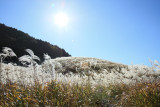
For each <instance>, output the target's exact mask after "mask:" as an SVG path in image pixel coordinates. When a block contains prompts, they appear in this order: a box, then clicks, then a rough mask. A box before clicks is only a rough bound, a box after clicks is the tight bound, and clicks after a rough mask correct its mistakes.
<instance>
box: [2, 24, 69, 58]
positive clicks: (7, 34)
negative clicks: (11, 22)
mask: <svg viewBox="0 0 160 107" xmlns="http://www.w3.org/2000/svg"><path fill="white" fill-rule="evenodd" d="M2 47H10V48H11V49H13V51H14V52H15V53H16V55H17V57H20V56H22V55H24V54H27V53H26V52H25V51H24V50H25V49H31V50H33V52H34V53H35V55H37V56H39V57H40V59H41V60H43V54H44V53H48V55H50V56H51V58H56V57H62V56H65V57H67V56H70V54H69V53H67V52H66V51H65V50H64V49H61V48H60V47H58V46H57V45H52V44H50V43H48V42H46V41H43V40H39V39H36V38H33V37H31V36H30V35H28V34H27V33H24V32H23V31H19V30H17V29H15V28H12V27H8V26H6V25H4V24H1V23H0V50H2ZM9 60H10V59H9ZM13 60H14V61H17V58H14V59H12V61H13Z"/></svg>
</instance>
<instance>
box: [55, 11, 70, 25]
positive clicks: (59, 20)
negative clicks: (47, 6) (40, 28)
mask: <svg viewBox="0 0 160 107" xmlns="http://www.w3.org/2000/svg"><path fill="white" fill-rule="evenodd" d="M54 21H55V24H56V25H58V26H59V27H65V26H67V24H68V22H69V17H68V15H67V14H66V13H62V12H61V13H58V14H57V15H56V16H55V20H54Z"/></svg>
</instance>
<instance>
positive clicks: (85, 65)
mask: <svg viewBox="0 0 160 107" xmlns="http://www.w3.org/2000/svg"><path fill="white" fill-rule="evenodd" d="M51 62H55V65H56V64H58V65H61V67H59V66H58V65H56V66H55V70H56V71H58V72H62V73H68V72H72V73H79V72H82V71H93V72H99V73H100V72H101V71H103V70H107V71H108V72H111V71H112V70H116V71H117V72H121V70H122V69H123V68H124V69H127V68H128V66H127V65H124V64H119V63H114V62H111V61H107V60H102V59H97V58H88V57H61V58H56V59H52V61H51Z"/></svg>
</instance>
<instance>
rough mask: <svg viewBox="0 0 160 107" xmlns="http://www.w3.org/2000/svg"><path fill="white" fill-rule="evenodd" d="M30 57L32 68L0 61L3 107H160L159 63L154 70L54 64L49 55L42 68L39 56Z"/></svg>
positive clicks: (73, 61)
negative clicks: (38, 61) (39, 63)
mask: <svg viewBox="0 0 160 107" xmlns="http://www.w3.org/2000/svg"><path fill="white" fill-rule="evenodd" d="M28 53H29V55H28V56H27V57H25V56H23V57H21V58H20V61H22V62H23V64H24V65H25V66H28V67H22V66H17V65H15V64H12V63H9V64H4V63H3V61H2V60H1V69H0V75H1V78H0V80H1V83H0V107H12V106H16V107H35V106H36V107H159V106H160V70H159V69H160V64H159V62H158V61H154V62H152V67H147V66H143V65H134V66H133V65H132V66H127V65H123V64H117V63H113V62H109V61H105V60H100V59H95V58H80V57H68V58H67V57H66V58H57V59H51V58H50V57H49V56H48V55H47V54H45V55H44V59H45V61H44V62H43V63H42V64H41V65H38V64H37V63H36V59H38V58H37V57H36V56H35V55H34V53H32V51H31V50H28ZM0 55H2V54H0ZM8 55H11V54H8ZM12 56H14V54H13V55H12ZM1 58H2V56H1ZM3 58H4V56H3ZM27 58H28V59H27ZM4 59H5V58H4ZM4 59H3V60H4ZM25 61H28V62H27V63H26V62H25Z"/></svg>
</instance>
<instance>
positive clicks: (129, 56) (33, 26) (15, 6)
mask: <svg viewBox="0 0 160 107" xmlns="http://www.w3.org/2000/svg"><path fill="white" fill-rule="evenodd" d="M59 12H64V13H66V14H67V15H68V17H69V22H68V25H67V26H66V27H63V28H60V27H58V26H57V25H56V24H55V23H54V17H55V16H56V14H58V13H59ZM0 23H4V24H6V25H7V26H11V27H14V28H17V29H19V30H22V31H23V32H25V33H28V34H29V35H31V36H33V37H35V38H38V39H41V40H45V41H48V42H50V43H51V44H53V45H58V46H59V47H61V48H64V49H65V50H66V51H67V52H68V53H70V54H71V55H72V56H85V57H95V58H101V59H106V60H110V61H113V62H119V63H123V64H129V65H130V64H131V63H133V64H145V65H149V64H150V62H149V61H148V59H151V60H155V59H156V60H159V59H160V48H159V47H160V0H0Z"/></svg>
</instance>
